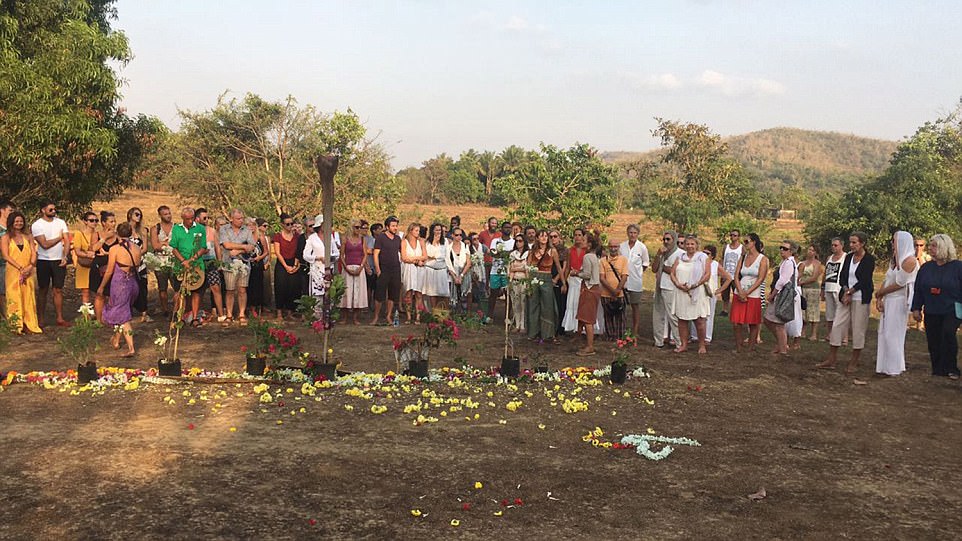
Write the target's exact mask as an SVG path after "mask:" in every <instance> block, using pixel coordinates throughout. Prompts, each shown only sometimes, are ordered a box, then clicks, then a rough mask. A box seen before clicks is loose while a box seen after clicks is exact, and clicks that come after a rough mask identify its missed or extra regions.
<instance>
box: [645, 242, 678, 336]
mask: <svg viewBox="0 0 962 541" xmlns="http://www.w3.org/2000/svg"><path fill="white" fill-rule="evenodd" d="M681 254H682V251H681V250H679V249H678V233H675V232H674V231H665V233H664V234H663V235H662V236H661V248H659V249H658V252H656V253H655V261H654V262H653V263H652V266H651V270H652V272H654V273H655V282H656V283H657V284H658V286H657V287H656V288H655V300H654V306H653V307H652V313H651V319H652V331H653V333H654V339H655V347H657V348H663V347H665V342H667V341H668V340H669V339H670V340H671V341H672V343H674V344H675V345H678V344H680V343H681V341H680V338H679V336H678V319H677V318H676V317H675V284H674V283H673V282H672V281H671V268H672V267H673V266H674V265H675V261H676V260H677V259H678V258H679V257H681Z"/></svg>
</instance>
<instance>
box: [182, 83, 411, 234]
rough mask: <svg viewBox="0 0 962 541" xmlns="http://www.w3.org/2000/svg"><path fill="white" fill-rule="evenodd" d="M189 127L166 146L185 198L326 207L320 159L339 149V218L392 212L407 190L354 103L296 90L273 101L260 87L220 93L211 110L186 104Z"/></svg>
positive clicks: (250, 205) (249, 205) (261, 206)
mask: <svg viewBox="0 0 962 541" xmlns="http://www.w3.org/2000/svg"><path fill="white" fill-rule="evenodd" d="M180 114H181V119H182V127H181V130H180V131H179V132H178V133H177V134H176V136H174V137H171V138H170V140H169V144H168V145H167V149H166V154H167V156H168V159H169V163H170V167H169V168H168V169H169V171H168V172H167V173H166V177H167V183H168V184H169V185H170V186H171V187H172V188H175V191H176V192H177V193H179V194H182V195H183V197H184V198H185V199H188V200H192V201H200V202H203V203H204V204H205V205H208V206H210V207H212V208H214V209H217V210H221V211H226V210H227V209H230V208H231V207H241V208H244V209H245V210H247V211H248V212H251V213H254V214H257V215H260V216H264V217H265V218H275V219H276V218H277V216H278V215H280V214H281V213H288V214H292V215H309V214H313V213H316V212H319V210H320V208H321V189H320V184H319V179H318V176H317V171H316V170H315V168H314V165H313V159H314V157H316V156H319V155H326V154H334V155H337V156H339V157H340V167H339V168H338V171H337V177H336V178H335V200H336V206H335V211H334V221H335V223H336V224H338V225H344V224H345V223H346V222H347V221H349V220H350V219H351V218H353V217H356V216H358V215H366V216H381V215H382V214H385V213H389V212H392V211H393V210H394V208H395V205H396V203H397V201H398V199H399V198H400V196H401V194H402V188H401V185H400V183H399V182H398V181H397V180H396V179H395V177H394V176H393V175H391V174H390V166H389V157H388V156H387V154H386V153H385V152H384V150H383V148H382V147H381V146H380V145H378V144H377V143H376V142H374V141H371V140H368V139H366V138H365V134H366V130H365V128H364V126H363V125H362V124H361V122H360V121H359V119H358V118H357V115H355V114H354V113H353V112H352V111H351V110H348V111H346V112H334V113H332V114H325V113H321V112H320V111H318V110H317V109H316V108H315V107H313V106H311V105H307V106H304V107H301V106H299V105H298V103H297V101H296V100H295V99H294V98H293V97H288V98H287V99H285V100H283V101H267V100H264V99H262V98H261V97H259V96H257V95H255V94H247V95H246V96H244V97H243V98H242V99H238V98H227V97H226V95H224V96H221V97H220V98H219V99H218V101H217V105H216V106H215V107H214V108H213V109H211V110H209V111H201V112H190V111H181V113H180Z"/></svg>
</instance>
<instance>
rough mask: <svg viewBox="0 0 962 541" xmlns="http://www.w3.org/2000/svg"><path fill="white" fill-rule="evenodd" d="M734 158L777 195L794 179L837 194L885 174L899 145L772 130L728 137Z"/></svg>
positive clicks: (625, 156) (610, 156) (623, 157)
mask: <svg viewBox="0 0 962 541" xmlns="http://www.w3.org/2000/svg"><path fill="white" fill-rule="evenodd" d="M725 142H727V143H728V147H729V151H730V154H731V155H732V157H734V158H735V159H736V160H738V161H739V162H741V163H742V165H743V166H744V167H745V169H746V170H747V171H748V172H749V173H751V174H752V175H753V176H754V177H755V178H757V182H758V187H759V189H762V190H771V192H772V193H779V192H780V191H781V189H782V188H783V187H785V186H790V185H793V184H795V183H797V184H798V186H799V187H800V188H802V189H803V190H805V191H806V192H808V193H814V192H821V191H829V192H839V191H841V190H843V189H844V188H846V187H848V186H850V185H851V184H852V183H854V182H857V181H858V180H859V179H861V178H863V177H865V176H867V175H875V174H878V173H880V172H882V171H883V170H884V169H885V167H886V166H887V165H888V161H889V158H890V157H891V156H892V153H893V152H894V151H895V148H896V146H897V145H898V143H897V142H895V141H884V140H880V139H870V138H867V137H858V136H855V135H849V134H844V133H836V132H823V131H812V130H800V129H796V128H772V129H768V130H761V131H756V132H751V133H747V134H744V135H736V136H733V137H728V138H726V139H725ZM658 152H659V150H651V151H648V152H604V153H602V158H603V159H605V160H606V161H609V162H613V163H618V162H624V161H632V160H636V159H639V158H648V159H654V158H655V157H656V156H657V155H658Z"/></svg>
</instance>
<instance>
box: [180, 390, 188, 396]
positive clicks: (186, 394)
mask: <svg viewBox="0 0 962 541" xmlns="http://www.w3.org/2000/svg"><path fill="white" fill-rule="evenodd" d="M180 394H182V395H184V396H190V391H184V392H182V393H180Z"/></svg>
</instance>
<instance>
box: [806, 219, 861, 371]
mask: <svg viewBox="0 0 962 541" xmlns="http://www.w3.org/2000/svg"><path fill="white" fill-rule="evenodd" d="M867 241H868V235H866V234H865V233H863V232H861V231H855V232H853V233H852V234H851V235H849V237H848V245H849V248H850V250H851V251H850V252H849V253H848V255H846V256H845V262H844V263H842V271H841V275H840V277H839V280H838V285H839V288H840V291H839V300H841V304H840V305H839V307H838V311H837V312H836V313H835V321H834V323H833V324H832V332H831V333H830V334H829V344H831V349H829V353H828V356H827V357H826V358H825V360H824V361H822V362H821V363H819V364H818V365H817V366H818V368H825V369H834V368H835V363H836V362H837V361H838V348H839V347H841V345H842V337H843V336H844V335H845V333H846V332H848V331H849V328H851V332H852V357H851V358H850V359H849V362H848V367H847V368H846V369H845V373H846V374H848V375H852V374H854V373H855V371H856V369H858V363H859V359H860V357H861V355H862V350H863V349H864V348H865V332H866V331H867V330H868V319H869V309H870V308H871V304H872V293H873V292H874V291H875V285H874V284H873V283H872V274H873V273H874V272H875V258H874V257H872V254H870V253H868V252H867V251H866V250H865V243H866V242H867Z"/></svg>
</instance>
